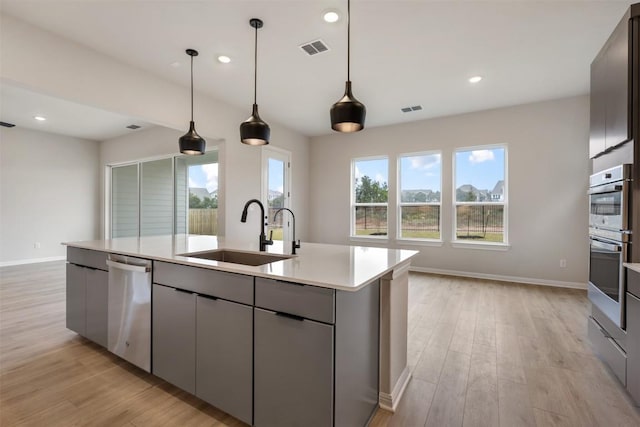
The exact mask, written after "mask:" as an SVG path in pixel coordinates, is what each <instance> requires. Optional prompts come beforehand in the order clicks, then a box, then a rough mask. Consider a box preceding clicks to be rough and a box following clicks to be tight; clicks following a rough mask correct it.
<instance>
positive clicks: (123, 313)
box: [107, 254, 152, 372]
mask: <svg viewBox="0 0 640 427" xmlns="http://www.w3.org/2000/svg"><path fill="white" fill-rule="evenodd" d="M107 265H108V266H109V305H108V317H109V320H108V333H109V339H108V346H107V348H108V349H109V351H110V352H112V353H114V354H116V355H118V356H120V357H122V358H123V359H125V360H127V361H129V362H130V363H133V364H134V365H136V366H138V367H140V368H142V369H144V370H145V371H147V372H151V265H152V264H151V261H150V260H146V259H140V258H134V257H130V256H123V255H114V254H110V255H109V258H108V260H107Z"/></svg>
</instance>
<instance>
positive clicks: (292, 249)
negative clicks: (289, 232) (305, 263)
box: [272, 208, 300, 255]
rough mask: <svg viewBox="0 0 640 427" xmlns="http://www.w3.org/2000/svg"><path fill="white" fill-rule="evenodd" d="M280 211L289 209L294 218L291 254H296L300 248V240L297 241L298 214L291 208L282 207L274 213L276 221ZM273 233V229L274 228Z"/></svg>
mask: <svg viewBox="0 0 640 427" xmlns="http://www.w3.org/2000/svg"><path fill="white" fill-rule="evenodd" d="M280 211H289V213H290V214H291V218H293V241H292V242H291V255H295V254H296V249H300V240H298V242H297V243H296V216H295V215H294V214H293V211H292V210H291V209H289V208H280V209H278V210H277V211H276V213H274V214H273V221H274V222H275V220H276V217H277V216H278V213H280ZM283 215H284V214H283ZM272 233H273V230H272Z"/></svg>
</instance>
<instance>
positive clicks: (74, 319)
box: [67, 263, 87, 336]
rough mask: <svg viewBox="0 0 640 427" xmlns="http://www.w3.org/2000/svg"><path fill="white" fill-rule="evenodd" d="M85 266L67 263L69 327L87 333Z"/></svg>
mask: <svg viewBox="0 0 640 427" xmlns="http://www.w3.org/2000/svg"><path fill="white" fill-rule="evenodd" d="M85 270H86V269H85V268H84V267H80V266H79V265H75V264H69V263H67V328H68V329H71V330H72V331H74V332H77V333H78V334H80V335H82V336H85V335H86V312H87V308H86V300H87V299H86V286H85Z"/></svg>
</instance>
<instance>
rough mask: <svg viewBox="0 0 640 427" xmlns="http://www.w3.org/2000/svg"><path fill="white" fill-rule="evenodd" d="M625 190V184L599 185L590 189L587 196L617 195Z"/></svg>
mask: <svg viewBox="0 0 640 427" xmlns="http://www.w3.org/2000/svg"><path fill="white" fill-rule="evenodd" d="M623 190H624V184H609V185H599V186H597V187H593V188H590V189H589V191H587V194H605V193H617V192H619V191H623Z"/></svg>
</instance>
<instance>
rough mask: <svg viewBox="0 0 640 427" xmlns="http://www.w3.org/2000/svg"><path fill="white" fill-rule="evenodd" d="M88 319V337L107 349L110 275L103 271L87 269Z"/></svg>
mask: <svg viewBox="0 0 640 427" xmlns="http://www.w3.org/2000/svg"><path fill="white" fill-rule="evenodd" d="M85 273H86V287H87V290H86V292H87V300H86V301H87V317H86V319H87V320H86V321H87V324H86V336H87V338H89V339H90V340H91V341H93V342H95V343H96V344H100V345H101V346H103V347H105V348H106V347H107V343H108V340H109V334H108V330H107V327H108V310H107V303H108V301H109V273H107V272H106V271H102V270H94V269H90V268H87V269H85Z"/></svg>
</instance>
